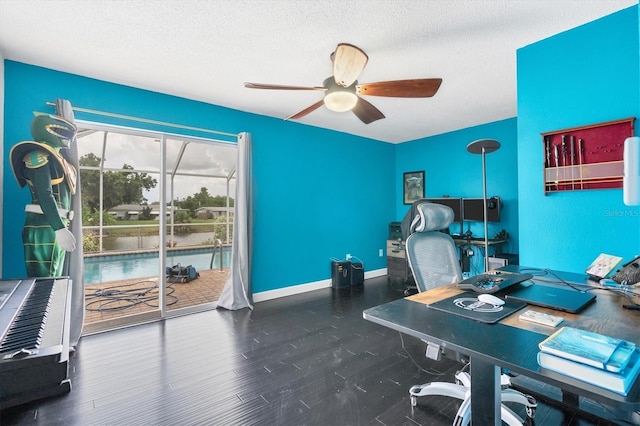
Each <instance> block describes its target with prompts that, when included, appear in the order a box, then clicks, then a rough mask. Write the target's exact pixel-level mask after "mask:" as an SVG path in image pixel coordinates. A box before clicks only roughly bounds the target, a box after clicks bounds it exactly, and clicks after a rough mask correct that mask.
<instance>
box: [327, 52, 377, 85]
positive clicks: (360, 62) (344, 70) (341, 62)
mask: <svg viewBox="0 0 640 426" xmlns="http://www.w3.org/2000/svg"><path fill="white" fill-rule="evenodd" d="M331 59H332V60H333V78H334V79H335V81H336V84H339V85H340V86H344V87H349V86H351V85H352V84H353V83H354V82H355V81H356V80H357V79H358V76H360V73H361V72H362V70H364V67H365V65H367V61H368V60H369V57H368V56H367V54H366V53H364V52H363V51H362V50H361V49H360V48H358V47H356V46H354V45H352V44H348V43H340V44H339V45H338V47H336V50H335V52H333V54H332V55H331Z"/></svg>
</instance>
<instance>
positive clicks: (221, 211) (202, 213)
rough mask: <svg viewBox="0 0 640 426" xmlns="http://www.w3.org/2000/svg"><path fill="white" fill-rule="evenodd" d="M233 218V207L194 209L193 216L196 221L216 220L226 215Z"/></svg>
mask: <svg viewBox="0 0 640 426" xmlns="http://www.w3.org/2000/svg"><path fill="white" fill-rule="evenodd" d="M227 211H228V212H229V216H233V207H200V208H198V209H196V211H195V215H196V218H198V219H217V218H219V217H222V216H226V215H227Z"/></svg>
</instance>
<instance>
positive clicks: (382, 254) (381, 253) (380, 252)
mask: <svg viewBox="0 0 640 426" xmlns="http://www.w3.org/2000/svg"><path fill="white" fill-rule="evenodd" d="M378 256H379V257H382V256H384V252H383V251H382V249H378Z"/></svg>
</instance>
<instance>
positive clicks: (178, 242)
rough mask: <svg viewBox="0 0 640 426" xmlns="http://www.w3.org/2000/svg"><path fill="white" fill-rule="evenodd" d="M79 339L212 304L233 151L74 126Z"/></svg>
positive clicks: (224, 256) (221, 272)
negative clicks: (80, 260) (80, 253)
mask: <svg viewBox="0 0 640 426" xmlns="http://www.w3.org/2000/svg"><path fill="white" fill-rule="evenodd" d="M78 151H79V157H80V159H79V163H80V178H81V197H82V205H83V212H82V223H83V245H84V269H85V272H84V279H85V307H86V319H85V333H87V332H92V331H99V330H103V329H108V328H115V327H119V326H123V325H129V324H131V323H136V322H141V321H149V320H153V319H158V318H161V317H167V316H171V315H174V314H178V313H179V314H183V313H185V311H187V312H189V311H196V310H202V309H209V308H213V307H215V301H216V300H217V297H218V295H219V291H221V289H222V285H223V284H224V282H225V281H226V274H227V272H228V262H229V257H230V255H229V253H230V248H231V244H232V241H231V235H232V226H233V198H232V194H234V193H235V176H234V173H235V161H236V145H235V144H232V143H228V142H221V141H215V140H211V139H199V138H189V137H183V136H177V135H171V134H164V133H155V132H148V131H141V130H136V129H129V128H121V127H113V126H105V125H100V124H96V123H79V132H78Z"/></svg>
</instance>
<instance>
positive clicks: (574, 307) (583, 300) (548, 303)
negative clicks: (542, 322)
mask: <svg viewBox="0 0 640 426" xmlns="http://www.w3.org/2000/svg"><path fill="white" fill-rule="evenodd" d="M505 297H506V298H507V299H510V300H513V301H516V302H524V303H526V304H528V305H536V306H542V307H545V308H551V309H555V310H558V311H565V312H570V313H572V314H575V313H577V312H579V311H580V310H582V309H583V308H584V307H585V306H587V305H588V304H590V303H592V302H593V301H594V300H595V299H596V295H595V294H592V293H581V292H579V291H577V290H573V289H570V288H559V287H550V286H546V285H540V284H533V283H523V284H520V285H519V286H518V288H516V289H514V290H513V291H511V292H509V293H508V294H506V295H505Z"/></svg>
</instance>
